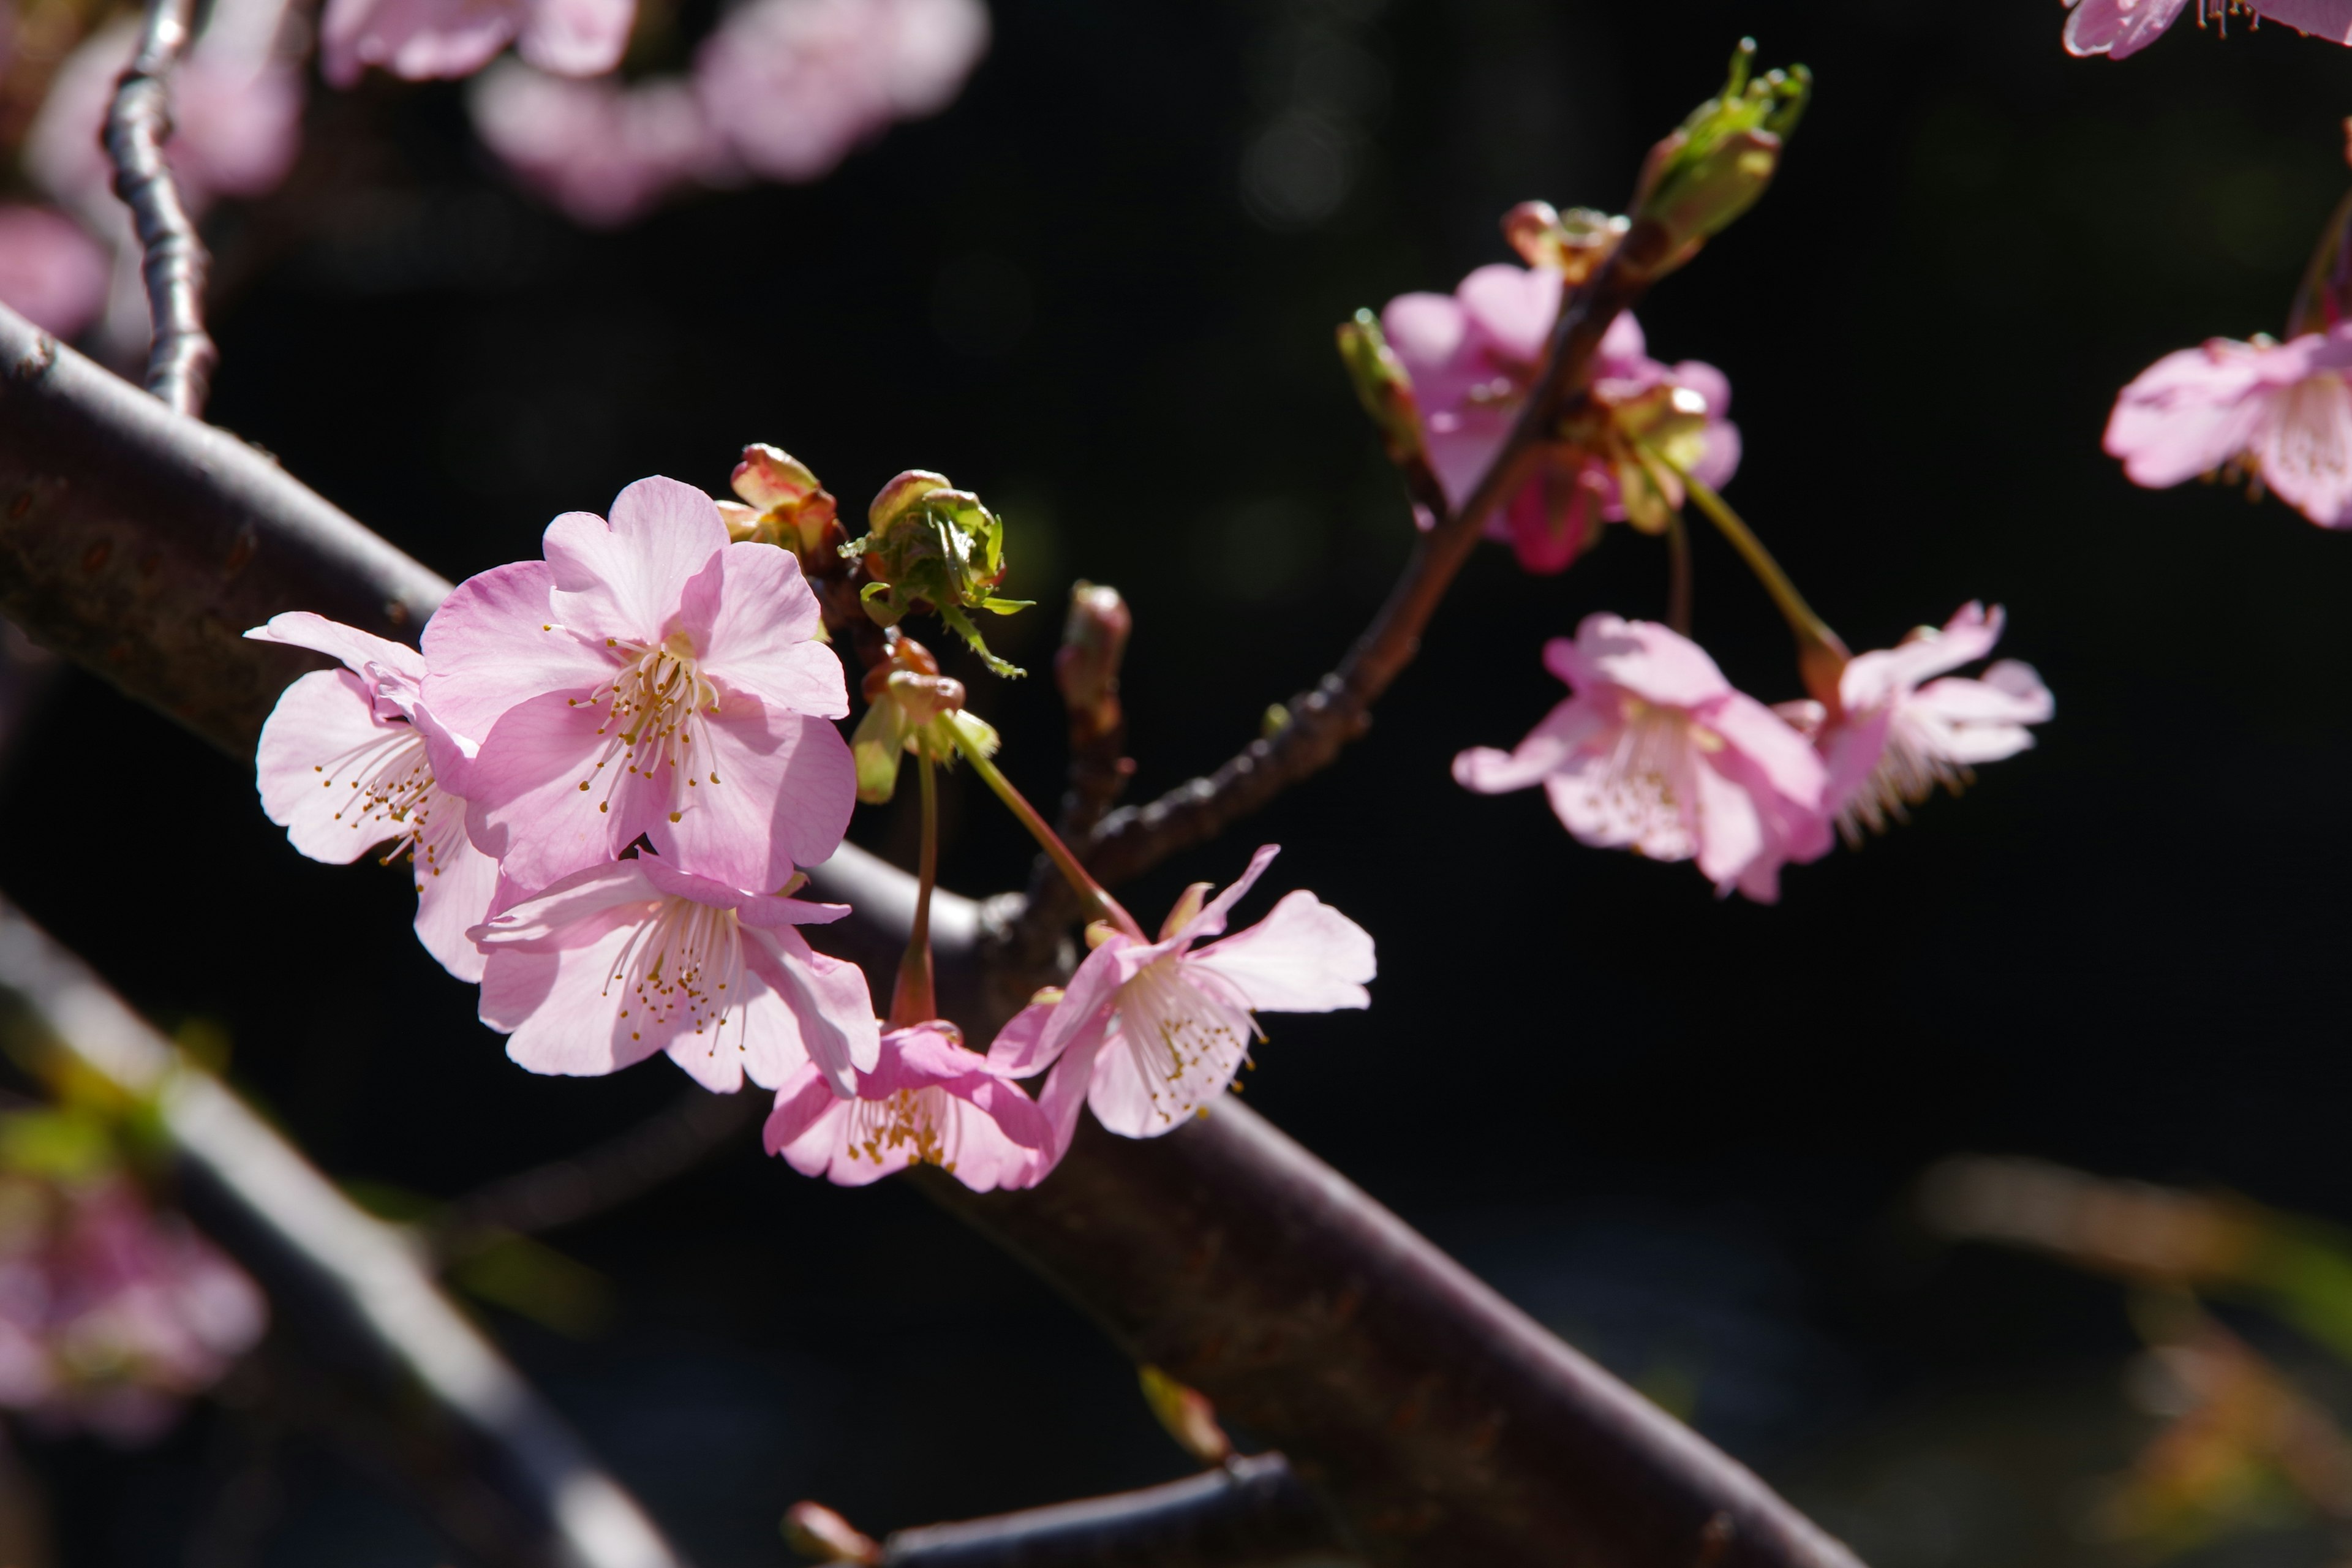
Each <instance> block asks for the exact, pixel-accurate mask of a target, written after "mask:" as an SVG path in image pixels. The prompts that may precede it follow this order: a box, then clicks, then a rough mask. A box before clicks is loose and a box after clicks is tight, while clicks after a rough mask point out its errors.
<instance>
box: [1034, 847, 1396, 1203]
mask: <svg viewBox="0 0 2352 1568" xmlns="http://www.w3.org/2000/svg"><path fill="white" fill-rule="evenodd" d="M1276 853H1278V849H1277V847H1276V846H1274V845H1271V844H1269V845H1267V846H1265V847H1264V848H1261V849H1260V850H1259V851H1258V852H1257V853H1256V854H1255V856H1253V857H1252V858H1251V859H1250V863H1249V869H1248V870H1246V871H1244V872H1243V873H1242V877H1241V879H1240V880H1239V881H1237V882H1235V883H1234V885H1233V886H1232V887H1230V888H1227V889H1225V890H1224V891H1223V892H1222V893H1219V894H1218V895H1217V896H1216V897H1215V898H1213V899H1211V900H1208V902H1207V903H1206V904H1205V905H1203V903H1202V898H1203V897H1204V896H1205V895H1206V893H1207V892H1208V884H1207V883H1205V882H1202V883H1195V884H1194V885H1193V886H1192V888H1191V889H1187V891H1186V892H1185V895H1184V897H1183V898H1182V899H1181V900H1178V902H1177V905H1176V908H1175V909H1174V910H1171V912H1170V913H1169V916H1168V920H1167V922H1166V924H1165V925H1164V926H1163V927H1162V928H1161V930H1160V940H1159V941H1158V942H1142V941H1139V940H1138V939H1137V938H1135V937H1133V936H1130V935H1128V934H1127V933H1125V932H1122V931H1113V930H1110V929H1109V928H1108V927H1107V926H1097V927H1095V928H1094V929H1093V930H1092V931H1089V932H1088V933H1087V936H1088V940H1089V941H1091V942H1094V943H1095V944H1096V945H1095V948H1094V951H1093V952H1090V953H1088V954H1087V960H1086V962H1085V963H1081V964H1079V965H1078V970H1077V973H1076V974H1074V975H1072V976H1071V977H1070V984H1069V987H1068V989H1067V991H1066V992H1065V993H1064V994H1062V995H1060V996H1058V997H1053V998H1050V999H1046V1000H1042V1001H1038V1002H1035V1003H1033V1004H1031V1005H1029V1006H1028V1007H1026V1008H1024V1010H1023V1011H1022V1012H1021V1013H1020V1014H1019V1015H1018V1016H1015V1017H1014V1018H1013V1021H1012V1022H1011V1023H1009V1024H1007V1025H1005V1026H1004V1028H1003V1031H1002V1032H1001V1033H1000V1034H999V1035H998V1036H997V1037H996V1042H995V1044H994V1045H992V1047H990V1048H989V1056H990V1058H992V1060H994V1061H995V1062H996V1063H997V1064H998V1065H999V1066H1000V1067H1001V1068H1003V1070H1005V1071H1006V1072H1008V1073H1012V1074H1013V1075H1015V1076H1023V1077H1025V1076H1027V1075H1029V1074H1032V1073H1035V1072H1038V1071H1041V1070H1043V1069H1044V1068H1046V1067H1048V1066H1052V1067H1053V1068H1054V1069H1055V1072H1054V1079H1053V1081H1052V1082H1051V1083H1049V1084H1048V1085H1047V1087H1046V1090H1045V1096H1044V1097H1043V1100H1042V1102H1041V1103H1042V1104H1043V1105H1044V1107H1045V1110H1046V1112H1047V1114H1048V1116H1049V1118H1050V1119H1051V1120H1052V1121H1053V1122H1054V1125H1055V1136H1056V1142H1055V1149H1056V1151H1057V1154H1056V1157H1058V1151H1059V1150H1060V1149H1062V1148H1065V1147H1066V1146H1067V1144H1068V1142H1069V1136H1070V1132H1071V1131H1072V1130H1073V1128H1074V1127H1075V1124H1076V1115H1077V1106H1078V1103H1079V1101H1080V1100H1082V1099H1083V1100H1085V1102H1086V1103H1087V1104H1088V1105H1090V1106H1092V1107H1093V1109H1094V1113H1095V1119H1096V1120H1097V1121H1100V1122H1101V1123H1102V1124H1103V1125H1104V1126H1105V1127H1108V1128H1109V1129H1110V1130H1111V1131H1113V1132H1116V1133H1118V1134H1119V1135H1120V1136H1122V1137H1127V1138H1156V1137H1158V1136H1159V1135H1160V1134H1161V1133H1163V1132H1167V1131H1171V1130H1172V1129H1174V1128H1176V1127H1178V1126H1181V1124H1182V1123H1183V1121H1184V1120H1185V1118H1187V1117H1188V1116H1191V1115H1192V1114H1194V1113H1196V1112H1198V1113H1201V1114H1206V1111H1207V1107H1208V1102H1209V1101H1210V1100H1213V1099H1215V1098H1216V1096H1217V1095H1218V1093H1219V1092H1220V1091H1222V1090H1223V1089H1224V1088H1225V1086H1226V1085H1228V1084H1230V1083H1232V1082H1233V1080H1234V1073H1236V1072H1237V1071H1239V1070H1240V1068H1241V1066H1242V1063H1243V1060H1244V1058H1246V1057H1247V1056H1248V1054H1249V1047H1250V1041H1251V1040H1252V1039H1253V1038H1254V1037H1255V1038H1263V1036H1262V1035H1260V1034H1259V1031H1258V1027H1257V1023H1256V1020H1255V1018H1254V1017H1253V1016H1252V1015H1253V1014H1255V1013H1328V1012H1332V1011H1334V1010H1336V1009H1338V1008H1342V1007H1365V1006H1369V1005H1370V1004H1371V996H1370V994H1369V993H1368V992H1366V991H1365V989H1364V984H1365V983H1366V982H1367V981H1370V979H1371V978H1372V977H1373V974H1374V973H1375V964H1374V960H1373V952H1372V939H1371V937H1370V936H1369V935H1368V934H1366V932H1365V931H1364V929H1363V928H1362V927H1361V926H1359V925H1358V924H1356V922H1355V921H1351V920H1349V919H1348V917H1347V916H1345V915H1343V914H1341V913H1340V912H1339V910H1335V909H1333V908H1332V907H1331V906H1330V905H1328V904H1326V903H1324V902H1323V901H1322V900H1319V899H1318V898H1316V896H1315V895H1314V894H1312V893H1310V892H1307V891H1306V890H1305V889H1299V890H1297V891H1296V892H1292V893H1289V894H1286V895H1285V896H1284V897H1283V899H1282V900H1281V901H1280V902H1278V903H1276V905H1275V906H1274V908H1273V909H1272V910H1270V911H1268V912H1267V914H1266V917H1265V919H1264V920H1262V921H1258V922H1257V923H1256V924H1255V925H1254V926H1251V927H1249V928H1248V929H1246V930H1244V931H1237V932H1235V933H1234V935H1232V936H1228V937H1224V940H1223V941H1222V942H1217V941H1211V940H1210V939H1212V938H1214V937H1219V936H1223V932H1224V929H1225V920H1226V917H1227V916H1228V915H1229V914H1230V913H1231V912H1232V911H1233V908H1234V905H1235V904H1236V903H1238V902H1239V901H1240V900H1241V898H1242V895H1243V894H1244V893H1246V892H1248V891H1249V890H1250V889H1251V887H1252V886H1253V885H1254V884H1255V882H1256V881H1257V879H1258V878H1259V877H1261V876H1263V875H1264V874H1265V868H1266V867H1267V865H1268V864H1269V863H1270V862H1272V860H1273V859H1274V858H1275V856H1276ZM1195 942H1208V944H1209V945H1207V946H1206V947H1202V948H1199V949H1197V950H1196V949H1195V948H1194V947H1193V943H1195ZM1048 1163H1050V1162H1048Z"/></svg>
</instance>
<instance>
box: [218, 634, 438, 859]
mask: <svg viewBox="0 0 2352 1568" xmlns="http://www.w3.org/2000/svg"><path fill="white" fill-rule="evenodd" d="M424 743H425V742H424V740H423V738H422V737H421V736H419V735H418V734H417V732H416V731H415V730H414V729H412V728H411V727H410V726H408V725H406V724H403V723H398V722H395V721H386V720H383V719H379V718H377V717H376V710H375V698H374V696H373V694H372V693H371V692H370V690H369V689H368V687H367V685H366V683H364V682H363V681H362V680H361V679H360V678H359V677H357V676H355V675H353V674H352V672H351V671H349V670H347V669H319V670H313V671H311V672H310V674H308V675H306V676H304V677H302V678H301V679H299V680H297V681H295V682H294V683H293V684H292V685H291V686H289V687H288V688H287V689H286V690H285V692H284V693H283V694H282V695H280V696H279V698H278V706H277V707H276V708H275V709H273V710H271V711H270V715H269V719H268V722H267V723H265V724H263V725H262V727H261V742H260V744H259V746H258V747H257V748H256V750H255V753H254V764H255V775H256V781H257V784H258V785H259V788H260V792H261V809H262V810H263V811H264V812H265V813H267V814H268V817H269V820H270V821H272V822H274V823H276V824H278V826H280V827H283V828H285V829H286V837H287V838H288V840H289V842H291V843H292V844H293V846H294V847H295V848H296V849H298V850H299V851H300V852H301V853H303V854H305V855H307V856H309V857H310V858H311V859H313V860H323V861H326V862H327V863H329V864H330V865H348V864H350V863H351V862H352V861H353V860H356V859H358V858H360V857H361V856H362V855H364V854H366V853H367V852H368V851H369V850H370V849H373V847H375V846H377V845H379V844H381V843H383V841H384V840H385V839H387V838H392V837H397V836H398V835H400V834H401V833H403V832H404V831H406V829H405V827H404V826H403V825H402V824H400V823H397V822H394V821H393V820H392V818H391V817H390V816H387V815H386V814H385V811H384V808H383V806H382V805H378V806H376V807H374V808H373V809H369V808H367V806H366V805H365V795H366V786H367V785H368V784H369V783H370V782H371V781H373V780H374V779H375V778H377V777H379V776H381V775H382V774H383V773H384V772H385V771H386V769H387V768H395V769H398V770H401V771H404V770H405V769H406V768H408V767H410V766H423V765H425V757H424V753H423V747H424ZM411 748H415V755H414V756H413V757H412V756H410V755H409V754H408V753H409V751H410V749H411Z"/></svg>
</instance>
